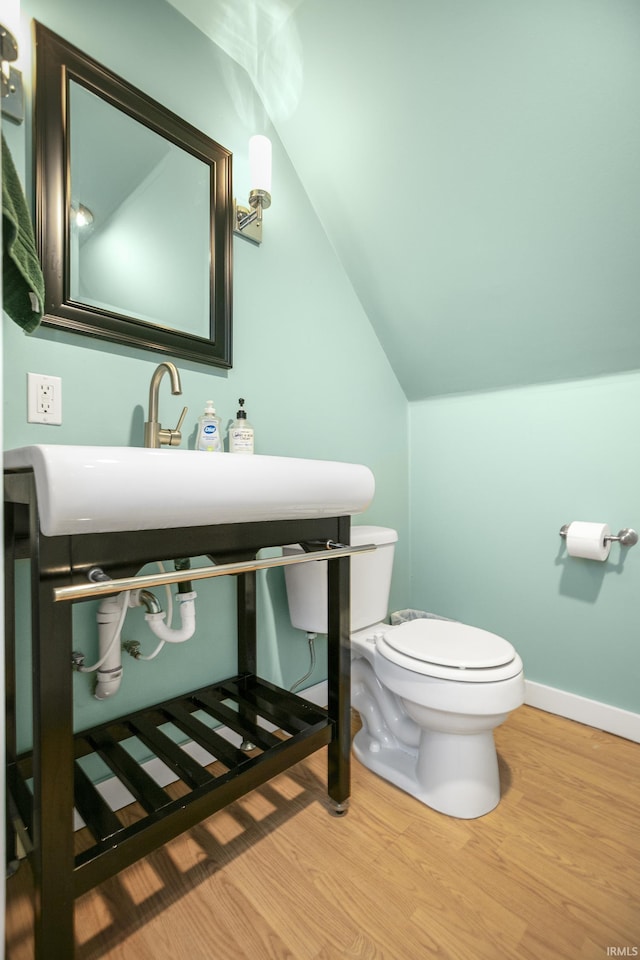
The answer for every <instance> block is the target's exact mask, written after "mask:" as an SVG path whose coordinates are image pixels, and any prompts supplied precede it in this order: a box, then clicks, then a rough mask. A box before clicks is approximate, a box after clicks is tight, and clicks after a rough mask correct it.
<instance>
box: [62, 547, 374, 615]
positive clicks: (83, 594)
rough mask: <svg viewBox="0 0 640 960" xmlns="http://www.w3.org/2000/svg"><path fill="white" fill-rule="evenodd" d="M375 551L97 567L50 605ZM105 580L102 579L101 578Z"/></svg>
mask: <svg viewBox="0 0 640 960" xmlns="http://www.w3.org/2000/svg"><path fill="white" fill-rule="evenodd" d="M375 549H376V545H375V544H374V543H367V544H363V545H361V546H357V547H345V546H342V545H341V544H337V545H335V546H334V545H333V541H328V543H327V545H326V549H325V550H314V551H313V552H312V553H304V554H296V555H295V556H288V557H267V558H265V559H264V560H249V561H240V562H235V563H220V564H213V565H212V566H208V567H192V568H191V569H190V570H176V571H173V572H166V573H152V574H146V575H144V576H136V577H120V578H118V579H116V580H111V579H109V577H108V576H107V575H106V574H105V573H104V571H102V570H101V569H100V568H99V567H93V568H92V569H91V570H89V572H88V574H87V577H88V579H89V583H80V584H76V585H72V586H68V587H55V588H54V590H53V599H54V602H59V601H63V600H87V599H89V598H90V597H104V596H107V595H108V594H110V593H115V592H120V591H122V590H141V589H149V588H152V587H159V586H163V585H164V584H168V583H183V582H184V581H186V580H209V579H211V578H212V577H225V576H228V575H229V574H234V573H250V572H253V571H257V570H268V569H269V568H271V567H285V566H288V565H289V564H294V563H309V562H311V561H317V560H333V559H335V558H338V557H351V556H353V555H354V554H358V553H370V552H371V551H372V550H375ZM105 577H106V579H105Z"/></svg>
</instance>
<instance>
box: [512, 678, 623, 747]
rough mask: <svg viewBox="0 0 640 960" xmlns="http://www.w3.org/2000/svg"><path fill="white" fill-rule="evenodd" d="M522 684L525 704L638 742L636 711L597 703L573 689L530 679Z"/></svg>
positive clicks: (597, 701)
mask: <svg viewBox="0 0 640 960" xmlns="http://www.w3.org/2000/svg"><path fill="white" fill-rule="evenodd" d="M524 685H525V703H527V704H529V706H531V707H538V709H540V710H546V711H547V713H555V714H557V715H558V716H560V717H566V718H567V719H568V720H577V721H578V723H585V724H586V725H587V726H588V727H597V728H598V730H605V731H606V732H607V733H614V734H615V735H616V736H617V737H624V738H625V739H626V740H634V741H635V742H636V743H640V714H638V713H632V712H631V711H630V710H621V709H620V708H619V707H612V706H611V705H610V704H608V703H600V701H599V700H589V699H587V697H581V696H579V695H578V694H577V693H567V691H566V690H557V689H556V688H555V687H547V686H545V685H544V684H543V683H535V682H534V681H533V680H525V684H524Z"/></svg>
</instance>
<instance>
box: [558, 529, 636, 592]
mask: <svg viewBox="0 0 640 960" xmlns="http://www.w3.org/2000/svg"><path fill="white" fill-rule="evenodd" d="M626 558H627V549H626V548H624V547H622V548H620V555H619V557H618V561H617V563H612V562H611V560H610V559H607V560H605V561H604V562H599V561H597V560H585V559H583V558H582V557H570V556H569V554H568V553H567V547H566V544H565V542H564V541H562V543H561V544H560V548H559V550H558V553H557V556H556V558H555V561H554V563H555V565H556V566H557V567H561V568H562V573H561V575H560V586H559V591H558V592H559V593H560V594H561V595H562V596H564V597H573V598H574V599H576V600H584V601H585V602H586V603H595V602H596V600H597V599H598V596H599V594H600V591H601V589H602V584H603V583H604V579H605V577H607V576H609V575H610V574H621V573H622V571H623V569H624V564H625V560H626Z"/></svg>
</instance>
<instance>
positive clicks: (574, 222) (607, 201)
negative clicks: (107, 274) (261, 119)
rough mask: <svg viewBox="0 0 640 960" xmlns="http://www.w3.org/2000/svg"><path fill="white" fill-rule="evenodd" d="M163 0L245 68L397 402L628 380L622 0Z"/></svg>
mask: <svg viewBox="0 0 640 960" xmlns="http://www.w3.org/2000/svg"><path fill="white" fill-rule="evenodd" d="M172 3H173V5H174V6H175V7H176V8H177V9H178V10H180V11H181V12H182V13H183V14H184V15H185V16H187V17H188V18H189V19H191V20H192V21H193V22H194V23H195V24H196V26H198V27H199V28H200V29H201V30H203V32H205V33H207V34H208V36H210V38H211V39H212V40H214V41H215V42H216V43H218V44H219V45H220V46H222V48H223V49H225V51H226V52H227V53H229V54H230V55H231V56H232V57H233V58H234V59H235V60H236V61H237V62H238V63H240V64H241V65H242V66H243V67H245V69H247V71H248V73H249V75H250V77H251V79H252V80H253V82H254V83H255V85H256V87H257V89H258V90H259V92H260V94H261V97H262V100H263V103H264V105H265V107H266V109H267V111H268V113H269V115H270V117H271V120H272V122H273V124H274V126H275V128H276V130H277V133H278V135H279V137H280V139H281V140H282V142H283V144H284V146H285V148H286V150H287V152H288V154H289V156H290V158H291V160H292V162H293V164H294V166H295V168H296V170H297V173H298V175H299V177H300V179H301V181H302V183H303V185H304V187H305V189H306V191H307V193H308V195H309V198H310V200H311V202H312V204H313V206H314V208H315V210H316V212H317V214H318V216H319V218H320V220H321V221H322V223H323V226H324V228H325V230H326V232H327V234H328V236H329V238H330V240H331V242H332V243H333V245H334V247H335V249H336V251H337V253H338V255H339V256H340V258H341V260H342V262H343V264H344V268H345V270H346V271H347V273H348V275H349V277H350V279H351V282H352V284H353V287H354V289H355V291H356V293H357V294H358V296H359V298H360V301H361V303H362V305H363V307H364V309H365V310H366V312H367V314H368V316H369V318H370V321H371V323H372V324H373V326H374V328H375V330H376V331H377V334H378V336H379V339H380V341H381V343H382V345H383V347H384V349H385V351H386V353H387V355H388V357H389V359H390V362H391V363H392V365H393V367H394V369H395V371H396V374H397V376H398V379H399V381H400V382H401V384H402V385H403V387H404V389H405V392H406V394H407V396H408V397H409V398H410V399H422V398H426V397H430V396H436V395H442V394H452V393H459V392H469V391H479V390H491V389H498V388H501V387H506V386H512V385H520V384H530V383H540V382H548V381H554V380H561V379H572V378H578V377H588V376H597V375H600V374H608V373H613V372H619V371H624V370H630V369H635V368H640V316H639V312H640V310H639V304H640V260H639V251H640V56H638V51H639V50H640V4H638V3H637V0H588V2H585V0H172ZM275 202H277V201H276V199H275V197H274V203H275Z"/></svg>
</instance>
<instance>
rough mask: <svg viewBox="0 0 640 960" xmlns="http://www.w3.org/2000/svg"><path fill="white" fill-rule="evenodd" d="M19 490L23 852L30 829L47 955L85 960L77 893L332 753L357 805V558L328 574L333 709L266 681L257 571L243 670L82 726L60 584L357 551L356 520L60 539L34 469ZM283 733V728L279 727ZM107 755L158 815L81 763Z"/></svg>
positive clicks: (251, 584)
mask: <svg viewBox="0 0 640 960" xmlns="http://www.w3.org/2000/svg"><path fill="white" fill-rule="evenodd" d="M4 486H5V635H6V677H7V691H6V710H7V745H6V750H7V788H8V798H7V806H8V818H7V820H8V824H7V849H8V859H9V860H11V859H13V856H14V852H15V845H16V835H20V837H21V840H22V845H23V847H24V849H25V850H26V851H27V854H28V857H29V860H30V863H31V867H32V871H33V877H34V889H35V903H34V909H35V930H34V936H35V958H36V960H71V958H73V956H74V953H75V938H74V903H75V898H76V897H78V896H79V895H81V894H82V893H84V892H86V891H87V890H89V889H91V888H92V887H94V886H96V885H97V884H99V883H101V882H102V881H103V880H105V879H107V878H108V877H110V876H113V875H114V874H116V873H118V872H119V871H120V870H122V869H124V868H125V867H127V866H129V865H130V864H131V863H134V862H135V861H136V860H138V859H139V858H141V857H144V856H146V855H147V854H148V853H150V852H151V851H152V850H154V849H156V848H158V847H159V846H161V845H162V844H164V843H166V842H167V841H169V840H170V839H172V838H173V837H175V836H177V835H178V834H180V833H182V832H183V831H184V830H187V829H189V828H190V827H192V826H194V825H195V824H197V823H199V822H200V821H201V820H203V819H205V818H206V817H208V816H210V815H211V814H213V813H215V812H216V811H217V810H220V809H221V808H222V807H224V806H226V805H227V804H228V803H230V802H232V801H234V800H236V799H237V798H238V797H240V796H243V795H244V794H246V793H247V792H248V791H250V790H253V789H254V788H255V787H257V786H259V785H260V784H263V783H265V782H266V781H267V780H269V779H270V778H272V777H273V776H275V775H276V774H278V773H280V772H282V771H283V770H286V769H287V768H288V767H290V766H292V765H293V764H295V763H297V762H298V761H299V760H301V759H303V758H304V757H306V756H308V755H309V754H311V753H313V752H314V751H316V750H318V749H320V748H321V747H323V746H325V745H327V746H328V771H327V789H328V795H329V798H330V801H331V803H332V804H333V805H334V807H335V810H336V811H337V812H344V810H345V809H346V806H347V804H348V797H349V790H350V767H349V763H350V656H349V558H348V557H344V556H336V557H335V558H333V559H332V562H330V563H329V564H328V565H327V569H328V643H327V650H328V654H327V659H328V663H327V674H328V708H327V709H322V708H319V707H316V706H314V705H312V704H310V703H309V702H308V701H305V700H304V699H303V698H301V697H298V696H295V695H294V694H291V693H289V692H287V691H286V690H283V689H281V688H279V687H277V686H275V685H274V684H272V683H270V682H269V681H267V680H265V679H262V678H260V677H258V676H257V669H256V584H257V581H256V574H255V572H251V571H249V572H244V573H238V574H233V575H234V576H235V577H236V580H237V623H238V628H237V646H238V661H237V673H236V675H234V676H233V677H230V678H228V679H226V680H224V681H221V682H220V681H216V682H212V683H211V684H209V685H206V686H203V687H201V688H199V689H198V690H195V691H192V692H190V693H187V694H183V693H181V692H179V691H178V692H177V694H176V696H175V697H174V698H173V699H171V700H168V701H166V702H164V703H160V704H155V705H153V706H152V707H148V708H144V709H141V710H139V711H137V712H135V713H133V714H129V715H127V716H123V717H120V718H118V719H117V720H114V721H111V722H107V723H105V724H102V725H99V726H97V727H94V728H92V729H90V730H83V731H79V732H78V731H74V725H73V698H72V669H71V655H72V648H73V643H72V640H73V638H72V602H60V601H58V600H56V597H55V591H56V589H58V590H59V589H60V588H63V587H68V586H72V585H78V584H86V583H87V574H88V571H89V570H90V569H91V568H92V567H96V566H98V567H100V568H102V570H104V571H105V572H106V573H107V574H108V576H110V577H111V578H113V579H116V578H118V577H132V576H134V575H135V574H136V573H137V572H138V571H139V570H140V569H141V567H143V566H144V565H145V564H146V563H150V562H153V561H158V560H166V559H167V558H172V557H203V556H204V557H209V558H210V559H211V561H212V563H213V564H228V563H239V562H243V561H251V560H253V559H254V558H255V557H256V554H257V552H258V551H259V550H260V549H262V548H264V547H274V546H282V545H284V544H286V543H295V542H315V541H336V542H337V543H342V544H348V543H349V538H350V521H349V518H348V517H333V518H324V517H323V518H320V519H312V520H282V521H267V522H257V523H245V524H227V525H224V524H221V525H211V526H206V527H189V528H186V529H174V528H172V529H168V530H167V529H163V530H146V531H136V532H124V533H103V534H83V535H76V536H58V537H45V536H43V535H42V534H41V532H40V524H39V519H38V504H37V498H36V489H35V482H34V476H33V473H32V471H31V470H21V471H13V472H7V473H5V477H4ZM325 557H326V558H327V559H331V557H330V555H329V556H328V557H327V555H326V554H325ZM323 558H324V557H323ZM20 559H27V560H29V561H30V568H31V616H32V622H31V636H32V668H33V749H32V750H31V751H30V752H29V753H25V754H21V755H18V754H17V749H16V742H17V736H16V711H15V698H16V685H15V642H16V629H15V628H16V622H15V621H16V612H15V564H16V561H17V560H20ZM312 562H313V561H312ZM114 592H115V591H114ZM212 649H214V647H213V645H212ZM214 667H215V664H212V675H213V673H214V670H213V668H214ZM198 712H200V715H201V716H202V713H204V714H206V715H207V716H208V717H209V718H212V719H213V720H214V721H217V722H219V723H220V724H224V725H225V726H227V727H228V728H230V729H231V730H234V731H235V732H236V733H238V734H240V736H241V737H242V738H243V739H244V740H248V741H250V742H251V743H253V744H254V745H255V747H256V750H253V751H251V753H250V754H249V753H247V751H244V750H241V749H238V748H236V747H234V746H233V745H232V744H231V743H230V742H229V740H227V739H224V738H223V737H222V736H220V735H219V734H218V733H216V729H215V724H210V723H204V722H203V721H202V719H199V718H198V716H196V714H197V713H198ZM263 721H266V723H265V722H263ZM167 724H172V725H173V727H174V728H175V727H177V728H178V730H179V731H180V732H181V733H183V734H184V735H185V739H186V738H189V739H191V740H193V741H195V742H197V743H199V744H200V745H201V746H203V747H204V748H205V749H206V750H207V751H208V752H209V753H210V754H211V755H213V756H214V757H216V759H217V760H218V763H217V764H216V765H215V769H218V767H220V768H221V770H222V772H221V773H220V774H219V775H215V774H214V773H212V772H211V766H209V767H204V766H201V765H200V764H199V763H197V762H196V761H195V760H193V759H192V758H191V757H190V756H189V755H188V754H187V753H186V752H185V751H184V750H182V749H181V747H180V746H178V745H177V743H176V742H175V739H174V738H171V737H168V736H167V735H166V733H165V732H164V731H163V729H162V728H163V727H164V726H165V725H167ZM268 725H270V726H268ZM274 727H276V728H278V731H279V733H278V735H276V733H272V732H269V731H270V730H273V728H274ZM134 736H135V737H137V738H138V739H139V740H140V741H142V743H144V744H145V745H146V747H147V748H148V750H149V751H150V753H151V754H153V755H155V756H157V757H159V758H160V759H161V760H163V761H164V763H165V764H167V765H168V766H169V767H170V768H171V769H172V770H173V771H174V773H175V774H176V776H177V777H178V778H180V779H181V780H182V781H183V783H184V784H186V785H187V787H188V788H189V793H188V794H187V795H186V796H182V797H180V799H179V800H175V799H173V798H172V797H171V796H170V794H169V793H168V792H167V791H166V790H165V789H164V788H162V787H160V786H158V784H157V783H156V782H155V781H154V780H153V779H151V777H150V776H149V775H148V774H147V773H146V771H145V770H144V768H143V767H142V766H141V765H139V764H138V763H136V762H135V761H134V760H133V759H132V758H131V755H130V753H129V752H128V751H127V750H125V749H124V748H123V746H122V745H121V744H122V742H123V741H125V740H127V739H128V738H131V737H134ZM91 753H97V754H98V755H99V756H100V757H101V758H102V759H103V760H104V761H105V762H106V763H107V764H108V766H109V767H110V768H111V770H112V771H113V773H114V775H115V776H116V777H118V779H120V780H121V782H122V783H124V784H125V786H126V787H127V789H128V790H129V791H130V792H131V793H132V794H133V795H134V797H135V798H136V800H137V801H138V803H139V804H140V806H141V807H142V808H143V809H144V816H143V817H142V819H140V820H138V821H136V822H135V823H133V824H129V825H128V826H126V825H124V824H123V822H121V820H120V819H119V817H118V815H117V814H116V813H115V812H114V811H112V810H111V808H110V807H108V806H107V804H106V803H105V801H104V800H103V799H102V797H101V795H100V794H99V793H98V792H97V790H96V789H95V787H94V785H93V784H92V782H91V781H90V779H89V778H88V777H87V776H86V774H85V772H84V770H83V768H82V765H81V764H80V763H79V762H78V761H80V760H81V759H82V758H83V757H85V756H87V755H89V754H91ZM30 783H32V786H30ZM74 807H75V809H76V810H77V811H78V813H79V814H80V816H81V817H82V819H83V820H84V821H85V824H86V825H87V827H88V830H89V831H90V833H91V835H92V838H93V845H92V846H91V847H90V848H89V849H87V850H84V851H83V852H82V853H80V854H78V855H76V853H75V849H74V826H73V811H74Z"/></svg>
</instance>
